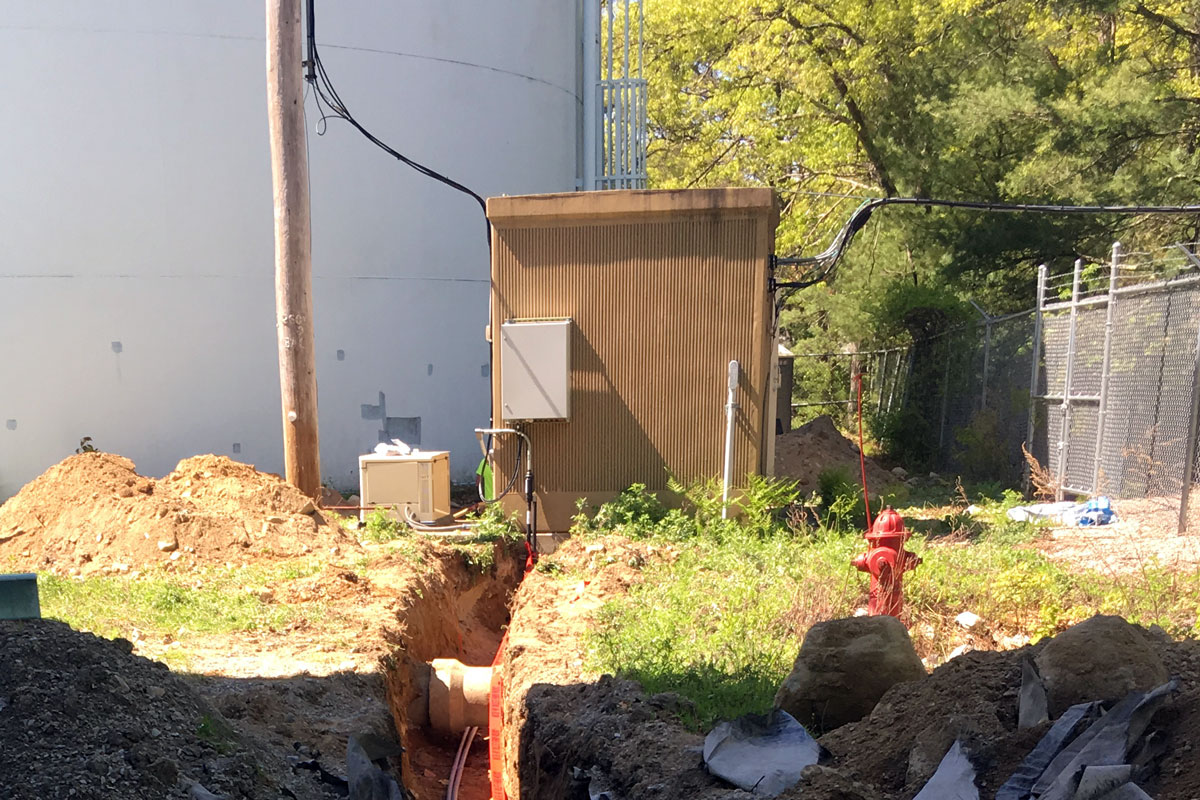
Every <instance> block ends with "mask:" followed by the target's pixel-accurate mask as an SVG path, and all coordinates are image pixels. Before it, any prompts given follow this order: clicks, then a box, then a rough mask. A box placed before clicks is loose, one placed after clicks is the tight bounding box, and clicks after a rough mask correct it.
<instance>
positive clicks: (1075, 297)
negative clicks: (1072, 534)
mask: <svg viewBox="0 0 1200 800" xmlns="http://www.w3.org/2000/svg"><path fill="white" fill-rule="evenodd" d="M1082 273H1083V259H1082V258H1077V259H1075V274H1074V275H1073V276H1072V279H1071V327H1070V333H1069V334H1068V336H1067V368H1066V370H1065V372H1066V375H1065V376H1064V380H1063V400H1062V426H1061V427H1060V429H1059V434H1058V487H1057V490H1056V491H1055V493H1054V499H1055V500H1062V499H1063V484H1064V483H1066V480H1067V457H1068V455H1069V452H1070V448H1069V446H1068V444H1067V437H1068V436H1069V435H1070V433H1071V377H1072V375H1073V373H1074V371H1075V330H1076V327H1077V326H1078V323H1079V279H1080V276H1081V274H1082Z"/></svg>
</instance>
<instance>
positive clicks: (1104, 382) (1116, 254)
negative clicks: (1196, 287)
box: [1092, 242, 1121, 494]
mask: <svg viewBox="0 0 1200 800" xmlns="http://www.w3.org/2000/svg"><path fill="white" fill-rule="evenodd" d="M1120 267H1121V243H1120V242H1113V246H1112V264H1111V266H1110V267H1109V272H1108V309H1107V311H1106V312H1105V317H1104V362H1103V366H1101V367H1100V407H1099V408H1098V409H1097V411H1096V455H1095V458H1094V459H1093V463H1092V492H1094V493H1097V494H1098V493H1099V492H1100V463H1101V461H1102V460H1103V458H1104V424H1105V419H1106V417H1107V414H1108V378H1109V375H1108V373H1109V371H1110V369H1111V367H1112V335H1113V320H1114V319H1115V318H1116V310H1115V309H1116V306H1117V271H1118V270H1119V269H1120Z"/></svg>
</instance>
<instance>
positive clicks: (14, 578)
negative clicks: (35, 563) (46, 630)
mask: <svg viewBox="0 0 1200 800" xmlns="http://www.w3.org/2000/svg"><path fill="white" fill-rule="evenodd" d="M41 616H42V609H41V606H40V605H39V604H38V589H37V575H35V574H34V573H32V572H24V573H20V574H17V575H0V619H40V618H41Z"/></svg>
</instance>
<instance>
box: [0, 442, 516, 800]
mask: <svg viewBox="0 0 1200 800" xmlns="http://www.w3.org/2000/svg"><path fill="white" fill-rule="evenodd" d="M164 543H165V545H164ZM306 555H307V556H320V557H323V558H326V559H328V563H327V564H326V566H325V567H324V568H322V569H321V570H320V571H319V572H317V573H316V574H310V575H307V576H305V577H298V578H285V577H280V578H279V579H277V580H275V581H274V582H273V583H271V584H269V585H268V586H267V588H266V589H265V590H263V591H261V592H260V593H259V600H260V601H262V602H263V603H266V604H286V605H289V606H293V607H299V606H303V607H306V608H307V607H319V609H320V612H321V613H320V616H319V617H315V618H313V619H311V620H310V619H307V618H304V617H301V618H299V619H297V620H296V621H294V622H292V623H291V624H290V625H289V626H288V627H287V628H285V629H281V630H274V629H269V628H256V629H254V630H248V631H236V632H232V633H222V634H182V633H181V634H177V635H171V634H168V635H165V636H163V635H160V634H147V633H144V632H140V631H137V630H136V629H135V630H133V631H132V632H131V633H130V637H131V639H132V641H125V640H116V641H110V640H106V639H102V638H99V637H96V636H93V635H91V634H89V633H83V632H77V631H72V630H71V629H69V628H68V627H67V626H65V625H63V624H61V623H57V622H52V621H48V620H46V621H29V622H0V653H3V662H2V663H3V664H4V670H0V673H2V674H0V736H3V737H4V741H5V743H6V744H5V747H4V748H0V750H2V751H3V752H2V754H0V797H4V798H8V797H20V798H26V797H28V798H58V797H63V798H66V797H86V798H96V799H97V800H118V799H123V798H141V797H153V798H164V797H168V798H171V797H186V796H188V793H189V791H190V789H191V786H192V785H193V784H196V785H199V786H202V787H203V788H204V789H205V790H207V791H211V792H214V793H216V794H217V795H218V796H219V797H222V798H260V797H261V798H268V797H269V798H278V797H288V796H291V797H298V798H302V799H303V800H308V799H309V798H311V799H312V800H321V798H325V797H339V796H341V797H344V796H345V785H344V783H342V784H340V785H339V784H338V781H339V779H341V778H344V777H345V747H346V742H347V739H348V738H349V737H350V736H351V735H358V736H360V737H364V736H365V737H369V739H370V741H372V742H374V743H375V744H374V746H375V748H376V751H377V752H380V753H383V754H384V755H385V756H386V755H387V754H389V753H394V754H395V756H396V757H395V758H393V759H392V760H391V768H392V772H393V774H396V775H401V776H402V778H401V780H402V782H403V783H404V784H405V786H406V788H407V789H408V790H409V792H410V793H411V794H412V796H413V797H415V798H417V800H434V799H435V798H439V797H441V796H443V795H444V793H445V783H446V778H447V776H448V774H449V771H450V764H451V760H452V758H453V754H454V749H455V747H456V745H457V742H452V743H446V742H442V741H439V740H437V739H436V738H435V737H432V736H430V735H427V734H426V733H425V732H424V731H423V729H422V728H421V726H420V725H419V724H417V723H410V721H409V720H408V719H407V717H406V708H405V705H404V704H405V703H406V702H407V701H408V700H410V699H411V688H412V687H410V686H409V685H408V684H407V683H406V681H407V680H408V677H409V671H408V670H407V669H404V668H403V666H404V665H406V664H408V663H409V662H410V661H412V660H413V659H421V660H429V659H432V658H436V657H458V658H461V659H462V660H463V661H465V662H467V663H491V660H492V657H493V655H494V653H495V651H496V648H497V644H498V642H499V639H500V636H501V634H502V629H503V627H504V625H505V624H506V622H507V619H508V616H507V601H508V597H509V594H510V593H511V590H512V588H513V587H514V586H515V583H516V580H517V577H518V576H519V574H520V569H519V567H520V564H521V563H523V559H524V552H523V549H522V552H521V553H520V557H519V558H518V557H517V556H516V555H514V554H512V553H509V552H507V551H504V550H503V549H500V548H497V550H496V552H495V553H493V556H494V559H495V565H494V566H492V567H490V568H481V567H480V566H479V563H477V562H476V561H474V560H471V559H470V558H468V557H467V555H465V553H464V551H463V550H462V548H459V547H455V546H451V545H448V544H445V543H442V542H439V541H434V540H426V539H424V538H422V537H416V536H413V537H407V538H406V539H405V540H403V541H402V542H393V543H384V544H370V543H366V542H360V541H356V540H355V538H353V536H352V535H351V534H350V533H349V532H348V531H347V530H346V529H345V528H344V527H343V526H342V525H340V524H339V523H338V519H337V517H336V516H334V515H333V514H332V513H331V512H323V511H321V510H320V509H319V508H315V507H314V506H313V503H312V502H310V501H309V499H308V498H307V497H305V496H304V495H302V494H301V493H300V492H299V491H297V490H296V489H294V488H293V487H291V486H290V485H288V484H286V483H285V482H284V481H282V480H281V479H280V478H279V477H278V476H275V475H270V474H266V473H261V472H258V471H257V470H255V469H254V468H253V467H251V466H249V465H246V464H240V463H237V462H234V461H231V460H229V459H227V458H223V457H217V456H197V457H195V458H189V459H185V460H184V461H182V462H180V464H179V466H178V467H177V468H176V469H175V471H173V472H172V473H171V474H170V475H167V476H166V477H164V478H162V479H159V480H155V479H152V478H146V477H143V476H141V475H138V474H137V472H136V471H135V469H134V465H133V463H132V462H131V461H129V460H128V459H125V458H122V457H120V456H116V455H112V454H107V453H98V452H94V453H84V454H80V455H75V456H72V457H70V458H68V459H66V460H65V461H63V462H61V463H60V464H58V465H55V466H54V467H52V468H50V469H49V470H48V471H47V472H46V473H45V474H43V475H42V476H41V477H39V478H38V479H36V480H34V481H33V482H31V483H30V484H29V485H27V486H26V487H25V488H24V489H22V491H21V492H20V493H18V494H17V495H16V496H14V497H13V498H11V499H10V500H9V501H8V502H6V503H4V504H3V505H2V506H0V565H3V566H4V568H6V569H7V568H17V569H28V570H31V571H39V572H55V573H60V574H70V575H75V576H76V577H78V578H80V579H83V578H85V577H86V576H88V575H89V574H100V573H128V574H129V576H130V578H131V579H133V578H135V577H136V576H137V574H138V573H140V572H143V571H146V570H150V569H154V568H159V569H165V570H167V571H170V572H177V573H179V574H180V576H181V577H182V576H184V575H189V576H190V575H191V574H193V572H197V573H198V572H199V571H202V570H203V569H204V568H205V567H208V566H216V565H224V564H237V565H241V564H256V563H261V562H262V561H263V560H279V559H295V558H298V557H302V556H306ZM476 555H478V554H476ZM485 563H486V561H485ZM280 574H281V575H284V574H286V573H283V572H281V573H280ZM154 659H168V660H170V661H171V662H172V663H175V664H180V665H182V669H181V670H180V671H178V672H172V671H170V670H168V669H167V667H166V666H164V664H162V663H159V662H158V661H155V660H154ZM12 664H15V667H13V668H10V665H12ZM397 730H399V731H401V732H402V735H403V737H404V738H403V741H404V745H405V751H404V752H403V754H401V751H400V747H399V740H398V737H397ZM12 742H16V743H17V744H16V745H13V746H11V747H10V745H9V743H12ZM380 763H384V764H386V763H387V762H386V761H383V762H380ZM31 765H33V766H32V767H31ZM52 765H53V766H52ZM31 772H36V773H37V775H36V776H35V777H30V773H31ZM487 781H488V776H487V762H486V742H485V741H483V740H482V739H480V740H477V743H476V745H475V747H474V748H473V751H472V760H471V762H470V763H469V764H468V768H467V773H466V777H465V778H464V782H463V788H462V791H461V792H460V797H461V798H462V799H463V800H484V798H486V797H487V796H488V792H487V788H486V787H487ZM14 787H21V788H20V790H19V791H18V792H17V793H16V794H14V793H13V791H12V790H14Z"/></svg>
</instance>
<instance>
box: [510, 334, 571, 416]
mask: <svg viewBox="0 0 1200 800" xmlns="http://www.w3.org/2000/svg"><path fill="white" fill-rule="evenodd" d="M500 404H501V408H502V409H503V411H504V419H505V420H535V419H544V420H552V419H561V420H565V419H569V418H570V416H571V320H569V319H555V320H528V321H524V320H515V321H511V322H505V323H502V324H501V325H500Z"/></svg>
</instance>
